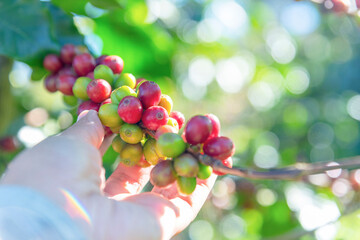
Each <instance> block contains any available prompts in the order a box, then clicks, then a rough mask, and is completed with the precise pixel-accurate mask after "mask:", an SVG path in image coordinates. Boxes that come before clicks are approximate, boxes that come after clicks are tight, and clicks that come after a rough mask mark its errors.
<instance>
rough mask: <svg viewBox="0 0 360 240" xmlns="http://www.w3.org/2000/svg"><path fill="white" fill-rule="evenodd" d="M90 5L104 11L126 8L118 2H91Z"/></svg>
mask: <svg viewBox="0 0 360 240" xmlns="http://www.w3.org/2000/svg"><path fill="white" fill-rule="evenodd" d="M90 3H91V4H92V5H94V6H95V7H98V8H102V9H117V8H123V7H124V4H123V3H121V1H118V0H106V1H104V0H90Z"/></svg>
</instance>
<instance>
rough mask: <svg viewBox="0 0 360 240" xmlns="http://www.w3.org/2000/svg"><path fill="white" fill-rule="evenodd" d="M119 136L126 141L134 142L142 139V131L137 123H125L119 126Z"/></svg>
mask: <svg viewBox="0 0 360 240" xmlns="http://www.w3.org/2000/svg"><path fill="white" fill-rule="evenodd" d="M120 137H121V139H122V140H123V141H124V142H126V143H130V144H136V143H139V142H140V141H141V139H143V137H144V133H143V131H142V129H141V128H140V127H139V126H138V125H135V124H128V123H125V124H124V125H122V126H121V128H120Z"/></svg>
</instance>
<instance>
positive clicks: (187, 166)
mask: <svg viewBox="0 0 360 240" xmlns="http://www.w3.org/2000/svg"><path fill="white" fill-rule="evenodd" d="M174 169H175V171H176V173H177V175H179V176H182V177H196V176H197V174H198V172H199V164H198V161H197V160H196V159H195V158H194V157H193V156H192V155H191V154H189V153H185V154H182V155H181V156H179V157H177V158H174Z"/></svg>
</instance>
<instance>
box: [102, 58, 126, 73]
mask: <svg viewBox="0 0 360 240" xmlns="http://www.w3.org/2000/svg"><path fill="white" fill-rule="evenodd" d="M101 64H104V65H106V66H108V67H109V68H111V70H112V71H113V73H114V74H117V73H121V72H122V70H123V68H124V61H123V60H122V58H121V57H119V56H115V55H112V56H106V57H104V58H103V59H102V61H101Z"/></svg>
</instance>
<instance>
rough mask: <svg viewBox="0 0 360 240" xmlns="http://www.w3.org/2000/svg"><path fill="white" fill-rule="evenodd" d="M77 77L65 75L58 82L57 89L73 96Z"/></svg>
mask: <svg viewBox="0 0 360 240" xmlns="http://www.w3.org/2000/svg"><path fill="white" fill-rule="evenodd" d="M75 81H76V77H74V76H73V75H67V74H63V75H60V76H59V77H58V79H57V82H56V87H57V89H58V90H59V91H60V92H62V93H63V94H65V95H68V96H73V95H74V94H73V90H72V88H73V86H74V84H75Z"/></svg>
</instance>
